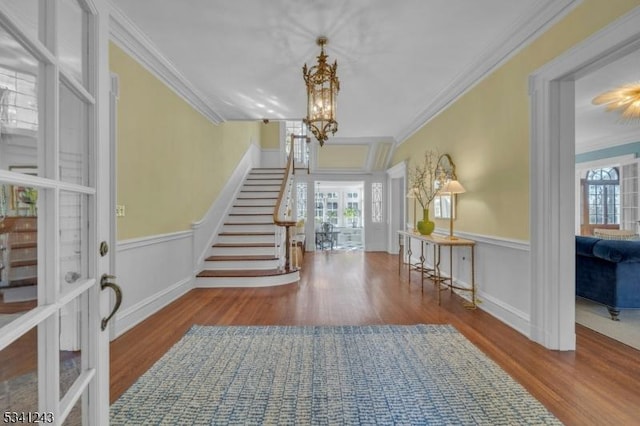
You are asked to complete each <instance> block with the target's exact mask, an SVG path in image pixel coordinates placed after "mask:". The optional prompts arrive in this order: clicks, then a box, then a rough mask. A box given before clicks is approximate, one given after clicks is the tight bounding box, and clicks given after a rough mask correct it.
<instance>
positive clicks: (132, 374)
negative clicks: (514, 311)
mask: <svg viewBox="0 0 640 426" xmlns="http://www.w3.org/2000/svg"><path fill="white" fill-rule="evenodd" d="M407 277H408V273H407V271H406V269H405V270H403V272H402V274H401V275H400V276H399V275H398V257H397V256H395V255H389V254H386V253H363V252H338V251H334V252H330V251H324V252H320V253H308V254H307V255H306V256H305V259H304V266H303V269H302V278H301V281H300V284H299V285H295V284H293V285H287V286H281V287H273V288H253V289H195V290H192V291H191V292H189V293H187V294H186V295H185V296H183V297H181V298H180V299H179V300H177V301H175V302H174V303H172V304H170V305H169V306H167V307H165V308H164V309H162V310H161V311H160V312H158V313H156V314H155V315H153V316H152V317H150V318H149V319H147V320H146V321H144V322H143V323H141V324H139V325H138V326H136V327H135V328H133V329H132V330H130V331H129V332H127V333H125V334H124V335H122V336H120V337H119V338H118V339H116V340H115V341H113V342H112V344H111V400H112V401H115V400H116V399H117V398H118V397H119V396H120V395H121V394H122V393H123V392H124V391H125V390H126V389H127V388H128V387H129V386H131V385H132V384H133V383H134V382H135V380H136V379H137V378H138V377H139V376H140V375H142V374H143V373H144V372H145V371H146V370H147V369H148V368H149V367H151V365H152V364H153V363H154V362H155V361H156V360H157V359H159V358H160V357H161V356H162V355H163V354H164V353H165V352H166V351H167V350H168V349H169V348H170V347H171V346H172V345H173V344H174V343H175V342H177V341H178V340H179V339H180V338H181V337H182V335H183V334H184V333H185V332H186V331H187V330H188V329H189V327H190V326H191V325H193V324H206V325H324V324H327V325H328V324H331V325H342V324H348V325H359V324H416V323H435V324H439V323H449V324H452V325H454V326H455V327H456V328H457V329H458V330H459V331H460V332H461V333H462V334H464V335H465V336H466V337H467V338H468V339H469V340H470V341H472V342H473V343H474V344H475V345H476V346H478V347H479V348H480V349H481V350H482V351H483V352H484V353H485V354H487V355H488V356H489V357H490V358H492V359H493V360H494V361H495V362H496V363H498V364H499V365H500V366H501V367H502V368H503V369H504V370H505V371H507V372H508V373H509V374H510V375H511V376H512V377H513V378H514V379H515V380H517V381H518V382H520V383H521V384H522V385H523V386H524V387H525V388H527V390H528V391H529V392H531V393H532V394H533V395H534V396H535V397H536V398H537V399H538V400H540V401H541V402H542V403H543V404H544V405H545V406H546V407H547V408H548V409H549V410H550V411H551V412H553V413H554V414H555V415H556V416H557V417H558V418H559V419H560V420H561V421H562V422H563V423H565V424H568V425H606V424H619V425H633V424H640V351H637V350H635V349H632V348H631V347H629V346H626V345H624V344H622V343H619V342H617V341H615V340H612V339H609V338H607V337H605V336H602V335H600V334H598V333H595V332H593V331H590V330H589V329H587V328H585V327H582V326H580V325H577V326H576V334H577V350H576V351H575V352H558V351H550V350H547V349H545V348H543V347H542V346H540V345H538V344H536V343H533V342H531V341H530V340H528V339H527V338H526V337H524V336H523V335H521V334H519V333H518V332H516V331H515V330H513V329H511V328H509V327H508V326H506V325H504V324H503V323H502V322H500V321H499V320H497V319H495V318H493V317H492V316H490V315H489V314H487V313H485V312H483V311H482V310H481V309H477V310H475V311H469V310H465V309H464V308H463V307H462V305H461V299H460V298H458V297H457V296H455V295H453V296H450V295H449V294H448V293H443V298H442V305H441V306H438V305H437V302H436V299H435V297H436V293H435V291H434V287H433V284H432V283H431V282H430V281H428V280H425V286H424V293H422V292H421V290H420V285H419V282H420V281H419V278H420V277H419V274H418V273H417V272H415V271H414V272H412V277H411V281H412V282H411V285H409V284H408V281H407Z"/></svg>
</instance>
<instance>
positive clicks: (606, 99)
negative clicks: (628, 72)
mask: <svg viewBox="0 0 640 426" xmlns="http://www.w3.org/2000/svg"><path fill="white" fill-rule="evenodd" d="M592 102H593V103H594V104H595V105H602V104H606V105H607V111H620V112H621V113H622V119H623V121H628V122H632V121H636V120H640V82H636V83H629V84H625V85H622V86H620V87H618V88H616V89H613V90H610V91H608V92H604V93H603V94H601V95H598V96H596V97H595V98H593V101H592Z"/></svg>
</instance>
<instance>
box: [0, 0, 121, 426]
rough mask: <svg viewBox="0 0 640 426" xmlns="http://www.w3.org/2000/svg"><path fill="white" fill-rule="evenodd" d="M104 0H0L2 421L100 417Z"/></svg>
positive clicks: (105, 385)
mask: <svg viewBox="0 0 640 426" xmlns="http://www.w3.org/2000/svg"><path fill="white" fill-rule="evenodd" d="M107 7H108V5H107V4H106V1H104V0H2V1H0V253H1V258H0V408H1V409H0V415H2V416H3V419H2V420H3V421H5V422H8V423H29V422H33V423H35V422H39V423H51V424H91V425H94V424H108V421H109V419H108V407H109V374H108V356H109V353H108V351H109V348H108V343H109V342H108V331H106V330H102V327H101V322H102V318H103V317H105V316H107V315H108V312H109V306H108V305H109V299H110V293H109V292H108V291H102V290H101V277H102V276H103V275H106V274H107V273H108V271H109V270H110V269H111V268H112V265H111V259H112V257H111V256H109V255H108V254H107V253H108V250H107V248H108V245H109V243H112V241H110V238H112V237H111V232H110V216H111V213H112V212H113V208H112V206H111V205H110V204H111V202H110V197H109V193H110V192H109V191H110V181H111V179H110V178H111V174H112V171H111V167H110V166H109V164H110V158H109V146H108V144H109V134H108V131H109V130H108V129H109V115H108V114H109V113H108V107H109V103H108V102H109V98H108V93H109V92H108V90H109V70H108V61H107V49H108V9H107ZM103 241H104V244H101V243H102V242H103ZM101 247H102V250H100V248H101ZM103 281H104V280H103ZM103 284H104V282H103Z"/></svg>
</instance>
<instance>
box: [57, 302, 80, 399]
mask: <svg viewBox="0 0 640 426" xmlns="http://www.w3.org/2000/svg"><path fill="white" fill-rule="evenodd" d="M83 299H84V300H85V303H83ZM85 306H86V297H84V296H83V297H79V298H77V299H74V300H72V301H71V302H69V303H67V304H66V305H65V306H64V307H63V308H62V309H60V335H59V341H60V398H64V396H65V395H66V394H67V392H68V391H69V389H70V388H71V386H72V385H73V383H74V382H75V381H76V379H77V378H78V377H80V373H81V372H82V348H81V346H82V344H81V340H82V335H83V334H82V329H81V324H82V321H81V316H82V315H83V310H84V309H85Z"/></svg>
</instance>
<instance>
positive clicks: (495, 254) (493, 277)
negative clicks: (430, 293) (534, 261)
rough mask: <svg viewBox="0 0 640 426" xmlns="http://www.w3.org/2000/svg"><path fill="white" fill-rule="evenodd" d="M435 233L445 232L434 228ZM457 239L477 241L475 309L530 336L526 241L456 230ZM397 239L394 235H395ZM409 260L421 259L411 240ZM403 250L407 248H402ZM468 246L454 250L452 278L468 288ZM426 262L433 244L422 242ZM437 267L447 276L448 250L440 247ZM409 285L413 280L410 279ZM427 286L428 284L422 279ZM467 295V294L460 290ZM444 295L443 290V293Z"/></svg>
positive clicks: (528, 266)
mask: <svg viewBox="0 0 640 426" xmlns="http://www.w3.org/2000/svg"><path fill="white" fill-rule="evenodd" d="M435 233H436V234H441V235H446V234H447V233H448V232H447V231H445V230H442V229H437V230H436V231H435ZM456 235H457V236H459V237H460V238H468V239H470V240H474V241H476V248H475V282H476V290H477V295H476V299H477V300H478V308H479V309H482V310H484V311H486V312H488V313H489V314H491V315H492V316H494V317H496V318H498V319H499V320H501V321H502V322H504V323H505V324H507V325H509V326H510V327H512V328H514V329H516V330H517V331H519V332H520V333H522V334H524V335H525V336H527V337H529V338H530V337H531V325H530V306H531V288H530V287H531V282H530V261H529V242H528V241H520V240H511V239H503V238H498V237H491V236H485V235H477V234H471V233H463V232H456ZM396 238H397V236H396ZM411 241H412V244H411V251H412V254H411V262H412V263H417V262H419V258H420V244H419V243H418V241H417V240H415V239H412V240H411ZM405 251H406V248H405ZM470 254H471V253H470V249H469V248H466V247H465V248H462V247H460V248H454V249H453V256H454V257H453V277H454V281H455V282H456V285H458V286H461V287H466V288H471V257H470ZM425 258H426V261H425V264H427V266H433V246H427V245H425ZM440 270H441V271H442V273H443V274H445V275H449V249H448V248H446V247H443V248H442V249H441V260H440ZM412 285H415V283H414V282H413V281H412ZM426 285H431V284H430V283H426V282H425V286H426ZM460 295H461V296H462V297H467V298H469V293H466V292H460ZM442 296H443V297H447V294H446V293H442Z"/></svg>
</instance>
